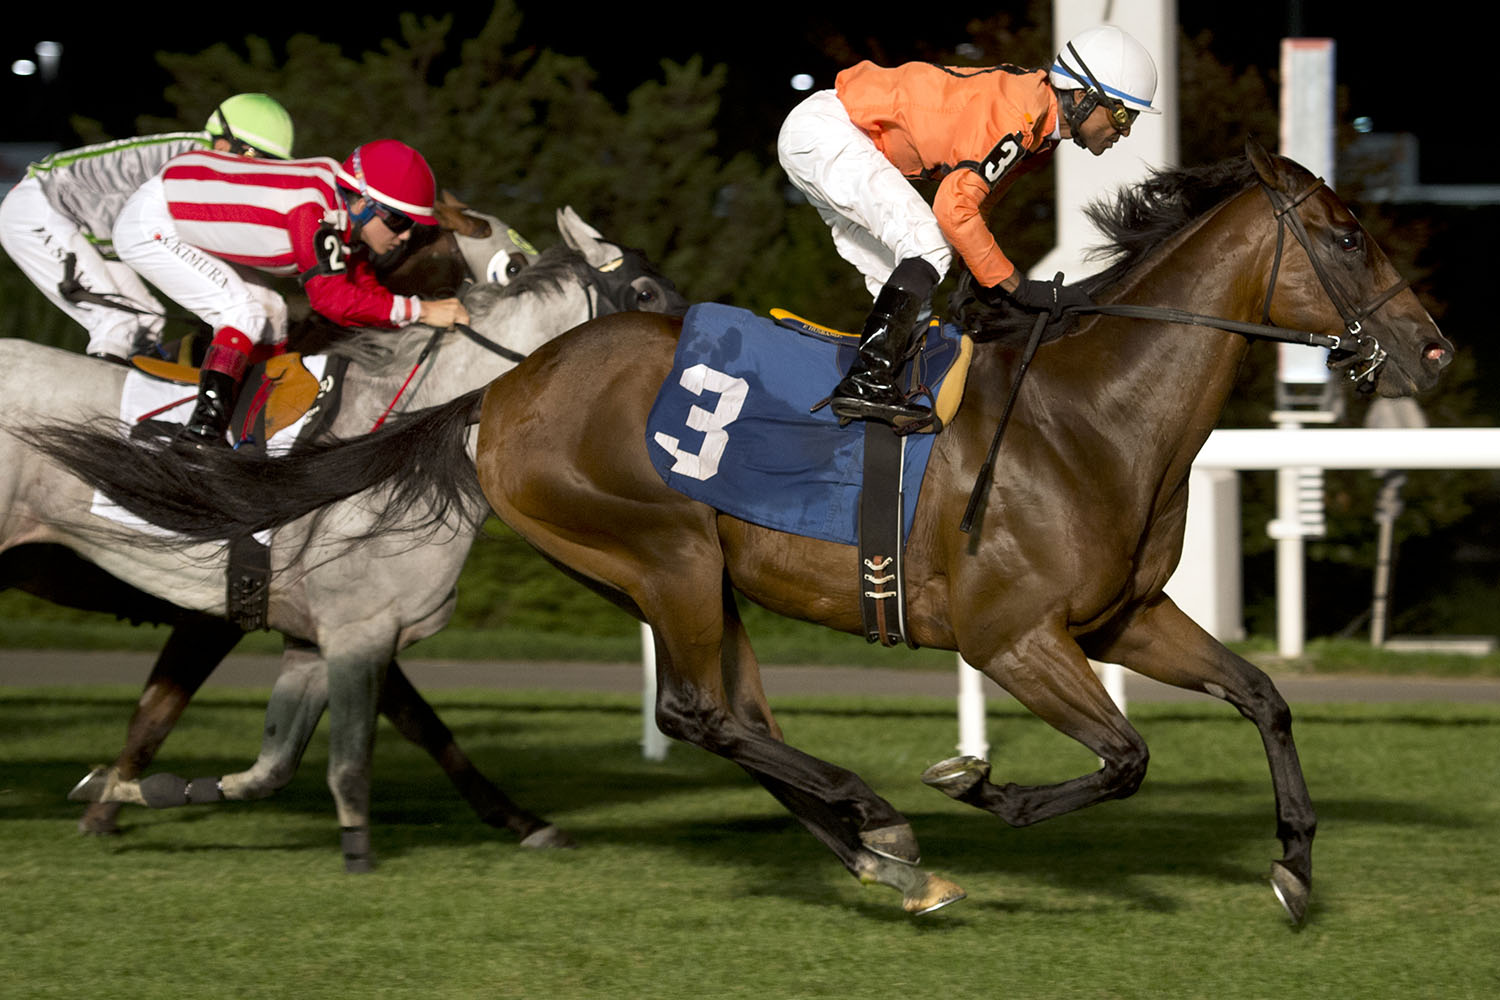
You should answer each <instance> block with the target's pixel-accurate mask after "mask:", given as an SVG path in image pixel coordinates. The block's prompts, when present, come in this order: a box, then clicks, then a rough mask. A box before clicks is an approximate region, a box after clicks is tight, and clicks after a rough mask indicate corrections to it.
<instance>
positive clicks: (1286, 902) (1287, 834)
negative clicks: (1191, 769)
mask: <svg viewBox="0 0 1500 1000" xmlns="http://www.w3.org/2000/svg"><path fill="white" fill-rule="evenodd" d="M1095 655H1096V656H1097V657H1098V658H1099V659H1103V660H1107V661H1109V662H1111V663H1119V664H1121V665H1123V666H1126V667H1129V668H1130V669H1131V670H1134V671H1136V672H1137V673H1140V674H1144V675H1145V676H1147V677H1150V678H1153V679H1155V680H1159V681H1162V682H1164V683H1167V684H1173V685H1176V686H1177V687H1182V688H1188V689H1191V690H1194V691H1202V692H1204V693H1206V694H1210V695H1212V696H1214V697H1215V698H1222V699H1223V700H1224V701H1227V702H1229V703H1230V704H1231V705H1233V706H1234V707H1235V708H1237V709H1238V710H1239V712H1240V714H1241V715H1243V716H1244V717H1245V718H1247V719H1249V720H1250V721H1251V722H1254V723H1255V727H1256V728H1257V729H1258V730H1260V738H1261V743H1262V744H1263V745H1264V746H1265V751H1266V760H1267V762H1268V763H1269V764H1270V767H1271V785H1272V787H1273V788H1274V789H1275V793H1276V836H1277V838H1278V839H1280V841H1281V845H1282V851H1283V855H1282V858H1281V860H1280V861H1277V862H1274V863H1273V864H1272V868H1271V884H1272V887H1273V888H1274V889H1275V891H1276V897H1277V899H1279V900H1280V901H1281V904H1282V906H1284V907H1285V908H1286V911H1287V914H1288V916H1290V917H1291V918H1292V920H1293V922H1295V923H1301V922H1302V919H1303V918H1304V917H1305V916H1306V913H1307V897H1308V893H1309V890H1310V889H1311V887H1312V842H1313V835H1314V834H1315V833H1316V832H1317V816H1316V815H1315V814H1314V812H1313V806H1312V798H1311V796H1310V795H1308V792H1307V782H1306V780H1305V779H1304V778H1303V776H1302V764H1301V761H1300V760H1299V759H1298V757H1297V747H1296V745H1295V744H1294V743H1293V741H1292V713H1291V710H1290V709H1289V708H1288V707H1287V704H1286V701H1285V699H1283V698H1282V697H1281V692H1279V691H1277V690H1276V685H1275V684H1273V683H1271V679H1270V678H1269V677H1267V676H1266V675H1265V673H1264V671H1262V670H1260V669H1259V668H1258V667H1256V666H1255V665H1254V664H1252V663H1250V662H1249V661H1247V660H1245V659H1243V658H1241V657H1239V656H1236V655H1235V654H1234V653H1232V652H1230V651H1229V650H1228V649H1225V648H1224V646H1223V644H1222V643H1220V642H1219V641H1218V640H1216V639H1214V638H1213V636H1211V635H1209V634H1208V633H1207V632H1205V631H1203V629H1202V628H1200V627H1199V626H1198V624H1197V623H1196V622H1194V621H1193V620H1192V619H1191V618H1189V617H1188V616H1187V615H1185V614H1184V613H1183V612H1182V610H1181V609H1180V608H1178V607H1177V605H1176V604H1174V603H1173V602H1172V601H1171V600H1170V599H1169V598H1167V597H1165V596H1163V597H1161V598H1160V599H1159V600H1158V601H1155V602H1153V603H1152V604H1149V605H1147V606H1145V607H1143V608H1141V609H1140V610H1139V611H1137V612H1136V613H1135V615H1134V616H1133V617H1132V618H1131V620H1130V621H1129V622H1128V623H1126V624H1125V626H1124V627H1123V628H1122V629H1120V630H1119V631H1118V632H1117V633H1116V634H1115V635H1114V637H1113V638H1112V639H1111V641H1110V643H1109V644H1108V645H1106V646H1103V647H1102V648H1100V649H1098V650H1097V651H1096V653H1095Z"/></svg>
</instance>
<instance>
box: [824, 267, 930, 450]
mask: <svg viewBox="0 0 1500 1000" xmlns="http://www.w3.org/2000/svg"><path fill="white" fill-rule="evenodd" d="M937 282H938V273H937V271H936V270H934V269H933V267H932V265H931V264H929V263H927V262H926V261H925V260H922V259H921V258H912V259H909V260H904V261H902V262H901V263H900V264H899V265H897V267H896V270H895V271H894V272H892V274H891V277H890V280H889V281H887V282H886V283H885V287H884V288H882V289H881V290H880V294H879V295H877V296H876V297H875V308H874V309H872V310H871V311H870V317H869V318H868V319H867V320H865V327H864V330H863V332H861V333H860V337H859V354H858V355H857V356H856V357H855V359H854V364H853V365H851V366H850V367H849V373H848V374H847V375H845V376H844V379H843V381H841V382H840V383H839V384H838V385H837V386H836V387H835V388H834V390H833V397H832V398H831V399H830V400H829V407H830V408H831V409H832V410H833V412H834V415H835V416H837V417H838V418H839V422H840V423H848V422H849V421H851V420H880V421H883V422H884V423H888V424H891V425H893V426H897V427H899V426H901V425H903V424H908V423H913V422H915V421H920V420H926V419H927V418H928V417H929V416H931V415H932V411H930V410H929V409H927V407H925V406H919V405H917V404H915V403H912V402H909V401H908V400H907V398H906V394H905V393H903V392H902V391H901V390H900V389H898V388H897V387H896V375H897V373H898V372H899V371H900V368H901V363H902V362H903V361H904V360H905V359H906V352H907V349H908V348H909V347H910V346H911V338H912V332H913V330H914V329H915V327H916V325H917V319H918V317H919V316H920V315H921V312H922V306H923V305H924V303H926V301H927V297H928V296H929V295H931V294H932V289H933V287H934V286H935V285H936V284H937Z"/></svg>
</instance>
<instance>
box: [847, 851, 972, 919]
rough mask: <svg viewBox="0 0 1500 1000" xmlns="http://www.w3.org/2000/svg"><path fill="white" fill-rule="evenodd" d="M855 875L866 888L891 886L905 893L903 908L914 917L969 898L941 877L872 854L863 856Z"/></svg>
mask: <svg viewBox="0 0 1500 1000" xmlns="http://www.w3.org/2000/svg"><path fill="white" fill-rule="evenodd" d="M854 874H855V875H856V876H858V878H859V880H860V881H861V882H863V883H865V884H866V885H870V884H878V885H884V886H889V887H890V888H892V889H895V890H896V891H897V892H899V893H901V908H902V909H903V910H905V911H906V912H907V913H910V914H912V915H914V916H915V915H918V914H922V913H931V912H932V911H933V910H937V909H941V908H942V907H944V906H947V905H948V904H949V903H956V902H957V901H958V900H960V899H963V898H964V896H965V893H964V891H963V890H962V889H960V888H959V887H958V886H956V885H954V884H953V883H952V882H949V881H948V880H947V879H945V878H943V877H941V876H939V875H929V874H928V873H927V872H924V871H923V870H922V869H920V868H918V867H917V866H916V865H908V864H904V863H902V862H900V861H892V860H890V859H888V858H881V857H876V856H875V855H873V854H869V853H866V854H863V855H861V856H860V858H859V860H858V861H857V862H856V863H855V869H854Z"/></svg>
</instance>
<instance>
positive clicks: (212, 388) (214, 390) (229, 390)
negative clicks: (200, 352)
mask: <svg viewBox="0 0 1500 1000" xmlns="http://www.w3.org/2000/svg"><path fill="white" fill-rule="evenodd" d="M239 389H240V384H239V382H238V381H236V380H235V378H234V377H233V376H232V375H228V374H226V373H224V372H216V371H209V370H207V369H204V370H202V371H200V372H199V373H198V405H196V406H194V407H193V415H192V416H191V417H189V418H188V422H187V423H186V424H185V425H184V426H183V428H182V430H181V431H179V432H178V434H177V440H178V441H181V442H182V443H183V444H188V445H192V446H193V447H197V448H202V447H208V446H210V445H218V444H223V443H224V433H225V432H226V431H227V430H229V418H230V416H231V415H232V414H233V413H234V401H235V397H236V396H238V395H239Z"/></svg>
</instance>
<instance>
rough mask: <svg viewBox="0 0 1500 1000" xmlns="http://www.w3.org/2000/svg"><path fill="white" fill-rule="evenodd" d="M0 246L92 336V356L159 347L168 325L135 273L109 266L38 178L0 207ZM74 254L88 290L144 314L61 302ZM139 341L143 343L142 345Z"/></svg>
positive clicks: (118, 265)
mask: <svg viewBox="0 0 1500 1000" xmlns="http://www.w3.org/2000/svg"><path fill="white" fill-rule="evenodd" d="M0 246H4V247H5V252H6V253H7V254H9V255H10V259H11V260H13V261H15V263H16V266H17V267H18V268H20V269H21V273H23V274H25V275H26V277H28V278H30V279H31V282H32V284H34V285H36V287H37V288H38V289H40V290H41V293H42V294H43V295H45V296H46V297H47V300H48V301H49V302H51V303H52V304H53V305H55V306H57V308H59V309H61V310H62V311H63V312H65V313H67V315H68V316H69V318H71V319H72V320H73V321H74V322H75V323H77V324H78V325H79V326H81V327H83V328H84V329H85V330H86V331H88V336H89V342H88V348H87V350H88V351H89V353H91V354H97V353H101V352H102V353H106V354H113V355H115V356H117V357H121V358H125V357H129V356H130V355H131V354H133V353H136V351H138V350H140V349H141V348H143V347H146V346H149V345H151V344H155V343H157V342H158V341H160V339H161V328H162V324H163V323H164V322H165V320H164V319H163V318H162V316H161V313H162V304H161V302H160V301H158V300H157V298H156V296H154V295H152V294H151V290H150V289H148V288H147V287H146V284H145V282H143V281H141V279H140V278H139V277H138V276H137V275H136V273H135V272H134V271H132V270H131V269H130V268H129V267H128V266H127V265H125V264H123V263H121V262H120V261H117V260H107V259H106V258H105V257H104V256H103V255H102V254H100V252H99V251H98V250H97V249H96V248H95V247H94V244H93V243H91V242H89V238H88V236H87V235H85V234H84V232H83V231H82V230H80V229H79V228H78V223H76V222H74V221H73V220H72V219H70V218H69V217H68V216H66V215H64V214H62V213H61V212H59V211H58V210H57V209H55V208H53V207H52V204H51V203H50V202H48V201H47V196H46V194H44V193H43V192H42V185H41V183H40V182H39V181H38V180H37V179H36V178H35V177H27V178H25V179H24V180H22V181H20V182H19V183H18V184H16V186H15V187H13V188H11V189H10V193H9V194H7V195H6V196H5V200H4V201H3V202H0ZM70 253H71V254H72V255H73V259H74V265H73V275H74V277H75V278H77V279H78V281H79V282H81V283H82V284H83V287H84V288H85V289H87V290H88V291H90V292H93V293H95V294H97V295H109V296H119V298H120V300H121V302H122V304H123V305H127V306H130V307H132V308H135V309H141V310H144V311H145V312H144V314H140V313H132V312H126V311H125V310H123V309H112V308H110V307H109V306H104V305H96V304H94V303H91V302H70V301H68V300H67V299H65V298H63V297H62V293H61V292H59V291H58V288H57V286H58V285H59V284H60V283H61V282H62V280H63V278H64V277H65V276H66V274H67V270H66V265H65V263H64V262H65V261H66V259H67V256H68V254H70ZM142 334H144V336H142ZM138 337H139V338H140V340H141V341H144V343H138V340H137V338H138Z"/></svg>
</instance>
